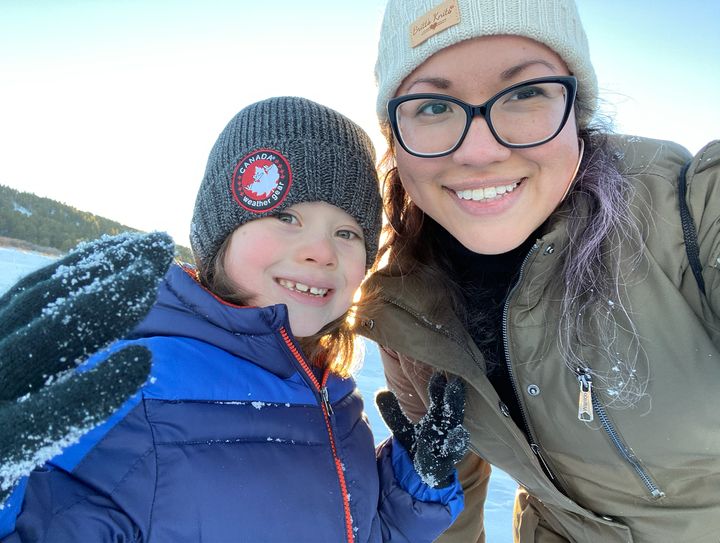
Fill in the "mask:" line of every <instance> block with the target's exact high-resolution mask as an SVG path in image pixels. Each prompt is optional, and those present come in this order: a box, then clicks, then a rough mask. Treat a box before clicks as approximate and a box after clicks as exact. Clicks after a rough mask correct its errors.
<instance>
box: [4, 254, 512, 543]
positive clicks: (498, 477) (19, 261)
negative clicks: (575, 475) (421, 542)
mask: <svg viewBox="0 0 720 543" xmlns="http://www.w3.org/2000/svg"><path fill="white" fill-rule="evenodd" d="M52 260H53V259H52V258H51V257H47V256H44V255H40V254H37V253H32V252H26V251H19V250H16V249H10V248H5V247H0V270H1V271H2V273H0V294H1V293H3V292H5V291H6V290H7V289H8V288H9V287H10V286H11V285H12V284H13V283H15V281H17V280H18V279H19V278H20V277H22V276H23V275H25V274H27V273H29V272H31V271H33V270H35V269H37V268H40V267H42V266H44V265H46V264H48V263H50V262H52ZM365 351H366V353H365V360H364V362H363V365H362V368H361V369H360V371H359V372H358V373H357V376H356V377H357V381H358V385H359V387H360V390H361V392H362V395H363V397H364V398H365V409H366V411H367V415H368V418H369V419H370V424H371V425H372V428H373V432H374V434H375V440H376V442H380V441H382V440H383V439H385V438H386V437H387V436H388V435H389V432H388V430H387V428H386V426H385V424H384V423H383V421H382V419H381V418H380V414H379V413H378V412H377V409H376V408H375V404H374V402H373V397H374V395H375V392H376V391H377V390H379V389H381V388H383V387H384V384H385V379H384V375H383V369H382V363H381V362H380V355H379V354H378V350H377V346H376V345H375V344H374V343H371V342H366V349H365ZM516 486H517V485H516V483H515V481H513V480H512V479H511V478H510V477H509V476H508V475H507V474H506V473H504V472H502V471H500V470H498V469H495V470H494V471H493V475H492V478H491V480H490V490H489V492H488V498H487V502H486V504H485V529H486V533H487V543H511V542H512V532H511V525H512V507H513V500H514V496H515V487H516Z"/></svg>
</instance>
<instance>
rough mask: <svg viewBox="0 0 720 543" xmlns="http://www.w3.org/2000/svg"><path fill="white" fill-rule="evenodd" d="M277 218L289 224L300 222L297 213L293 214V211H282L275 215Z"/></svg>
mask: <svg viewBox="0 0 720 543" xmlns="http://www.w3.org/2000/svg"><path fill="white" fill-rule="evenodd" d="M275 218H276V219H277V220H279V221H282V222H285V223H288V224H297V223H298V220H297V217H296V216H295V215H293V214H292V213H282V212H280V213H278V214H277V215H275Z"/></svg>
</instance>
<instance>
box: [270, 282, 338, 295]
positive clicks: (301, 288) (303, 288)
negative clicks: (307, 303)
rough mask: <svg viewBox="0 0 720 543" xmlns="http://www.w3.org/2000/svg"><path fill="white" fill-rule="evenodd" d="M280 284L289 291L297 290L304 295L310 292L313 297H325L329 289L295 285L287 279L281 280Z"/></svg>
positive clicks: (301, 284) (300, 284)
mask: <svg viewBox="0 0 720 543" xmlns="http://www.w3.org/2000/svg"><path fill="white" fill-rule="evenodd" d="M278 282H279V283H280V284H281V285H282V286H284V287H285V288H287V289H290V290H297V291H298V292H304V293H308V292H309V293H310V294H312V295H313V296H325V295H326V294H327V292H328V289H326V288H320V287H311V286H308V285H305V284H303V283H294V282H292V281H288V280H287V279H280V280H279V281H278Z"/></svg>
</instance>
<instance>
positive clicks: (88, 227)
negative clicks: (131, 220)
mask: <svg viewBox="0 0 720 543" xmlns="http://www.w3.org/2000/svg"><path fill="white" fill-rule="evenodd" d="M127 231H132V232H137V229H135V228H130V227H129V226H125V225H123V224H120V223H119V222H115V221H113V220H110V219H106V218H104V217H99V216H98V215H93V214H92V213H89V212H87V211H80V210H78V209H75V208H74V207H71V206H68V205H65V204H62V203H60V202H57V201H56V200H52V199H50V198H42V197H40V196H36V195H35V194H32V193H29V192H20V191H18V190H15V189H12V188H10V187H7V186H5V185H0V238H11V239H7V240H0V241H1V242H2V244H3V245H6V246H7V245H13V246H16V247H22V246H24V247H25V248H27V249H30V250H35V251H38V252H48V253H52V252H53V249H54V250H55V251H59V252H60V253H64V252H67V251H68V250H69V249H71V248H73V247H74V246H75V245H77V244H78V243H79V242H81V241H86V240H90V239H95V238H97V237H100V236H101V235H103V234H111V235H113V234H119V233H120V232H127ZM12 240H21V241H22V242H25V243H24V244H23V243H19V242H17V241H12ZM178 254H179V255H180V257H181V258H182V259H183V260H187V261H190V262H192V257H191V253H190V250H189V249H188V248H186V247H180V246H178Z"/></svg>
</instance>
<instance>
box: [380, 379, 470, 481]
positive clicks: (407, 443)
mask: <svg viewBox="0 0 720 543" xmlns="http://www.w3.org/2000/svg"><path fill="white" fill-rule="evenodd" d="M428 394H429V397H430V405H429V406H428V410H427V413H426V414H425V415H424V416H423V417H422V418H421V419H420V421H419V422H418V423H417V424H413V423H412V422H411V421H410V419H408V418H407V416H406V415H405V413H403V411H402V408H401V407H400V404H399V403H398V400H397V397H396V396H395V394H393V393H392V392H391V391H389V390H384V391H381V392H379V393H378V394H377V395H376V396H375V403H376V404H377V406H378V410H379V411H380V414H381V415H382V417H383V420H384V421H385V424H387V425H388V428H390V430H391V431H392V433H393V435H394V437H395V439H397V440H398V442H399V443H400V444H401V445H402V446H403V447H404V448H405V450H407V451H408V454H409V455H410V458H411V459H412V461H413V465H414V466H415V471H417V472H418V475H420V477H421V478H422V480H423V481H424V482H425V484H427V485H428V486H431V487H433V488H442V487H445V486H447V485H449V484H450V483H451V482H452V480H453V475H454V471H455V464H457V463H458V462H459V461H460V459H461V458H462V457H463V456H464V455H465V452H466V451H467V447H468V440H469V434H468V431H467V430H466V429H465V428H463V427H462V422H463V418H464V415H465V384H464V383H463V381H462V380H461V379H460V378H458V377H455V378H454V379H453V380H452V381H451V382H450V383H448V381H447V378H446V377H445V375H444V374H442V373H439V372H436V373H434V374H433V375H432V377H431V378H430V383H429V385H428Z"/></svg>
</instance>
